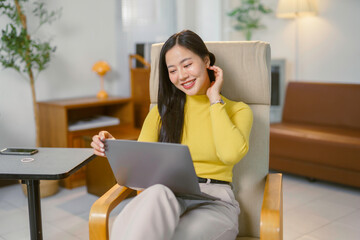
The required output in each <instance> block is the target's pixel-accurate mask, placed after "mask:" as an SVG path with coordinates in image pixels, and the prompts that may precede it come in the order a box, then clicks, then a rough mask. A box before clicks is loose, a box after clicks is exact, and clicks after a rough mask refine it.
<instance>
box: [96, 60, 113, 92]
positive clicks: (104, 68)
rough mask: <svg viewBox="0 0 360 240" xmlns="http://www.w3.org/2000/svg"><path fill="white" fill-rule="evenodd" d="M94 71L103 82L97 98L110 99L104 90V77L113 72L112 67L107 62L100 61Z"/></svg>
mask: <svg viewBox="0 0 360 240" xmlns="http://www.w3.org/2000/svg"><path fill="white" fill-rule="evenodd" d="M92 70H93V71H94V72H96V73H97V74H98V75H99V76H100V80H101V89H100V91H99V92H98V93H97V95H96V97H97V98H99V99H106V98H108V96H109V95H108V94H107V92H106V91H105V90H104V75H105V74H106V73H107V72H108V71H110V70H111V68H110V65H109V64H108V63H107V62H105V61H98V62H96V63H95V64H94V66H93V67H92Z"/></svg>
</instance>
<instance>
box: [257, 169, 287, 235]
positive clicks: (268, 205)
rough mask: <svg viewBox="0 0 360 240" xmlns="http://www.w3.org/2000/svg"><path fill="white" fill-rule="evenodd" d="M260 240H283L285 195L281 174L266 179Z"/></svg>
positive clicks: (271, 174) (271, 175)
mask: <svg viewBox="0 0 360 240" xmlns="http://www.w3.org/2000/svg"><path fill="white" fill-rule="evenodd" d="M260 239H261V240H282V239H283V193H282V174H281V173H276V174H275V173H270V174H268V176H267V178H266V184H265V190H264V199H263V204H262V208H261V216H260Z"/></svg>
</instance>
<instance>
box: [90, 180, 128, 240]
mask: <svg viewBox="0 0 360 240" xmlns="http://www.w3.org/2000/svg"><path fill="white" fill-rule="evenodd" d="M132 192H134V190H132V189H130V188H127V187H123V186H120V185H118V184H116V185H115V186H113V187H112V188H111V189H109V190H108V191H107V192H106V193H105V194H104V195H102V196H101V197H100V198H99V199H98V200H96V201H95V202H94V204H93V205H92V207H91V210H90V214H89V239H90V240H105V239H109V230H108V227H109V226H108V223H109V215H110V212H111V211H112V210H113V209H114V208H115V207H116V206H117V205H118V204H119V203H120V202H121V201H122V200H124V199H125V198H126V197H127V196H129V195H130V194H131V193H132Z"/></svg>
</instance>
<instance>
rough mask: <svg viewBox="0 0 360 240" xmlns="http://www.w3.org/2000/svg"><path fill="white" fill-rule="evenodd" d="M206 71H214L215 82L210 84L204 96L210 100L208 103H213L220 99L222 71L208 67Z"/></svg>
mask: <svg viewBox="0 0 360 240" xmlns="http://www.w3.org/2000/svg"><path fill="white" fill-rule="evenodd" d="M208 69H210V70H213V71H214V75H215V81H214V82H212V83H211V85H210V87H209V88H208V89H207V91H206V95H207V97H208V98H209V100H210V103H214V102H216V101H219V100H220V99H221V96H220V91H221V88H222V85H223V82H224V79H223V70H222V69H221V68H219V67H218V66H210V67H208Z"/></svg>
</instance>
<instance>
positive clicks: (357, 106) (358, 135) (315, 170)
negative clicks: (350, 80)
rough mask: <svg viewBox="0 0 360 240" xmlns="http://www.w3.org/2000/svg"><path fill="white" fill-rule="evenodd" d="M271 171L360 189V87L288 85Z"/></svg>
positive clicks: (274, 129) (274, 131)
mask: <svg viewBox="0 0 360 240" xmlns="http://www.w3.org/2000/svg"><path fill="white" fill-rule="evenodd" d="M270 169H273V170H277V171H282V172H288V173H293V174H297V175H301V176H306V177H309V178H312V179H319V180H326V181H331V182H336V183H340V184H346V185H350V186H355V187H360V84H338V83H308V82H290V83H289V84H288V87H287V91H286V98H285V105H284V109H283V116H282V122H281V123H274V124H271V126H270Z"/></svg>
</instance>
